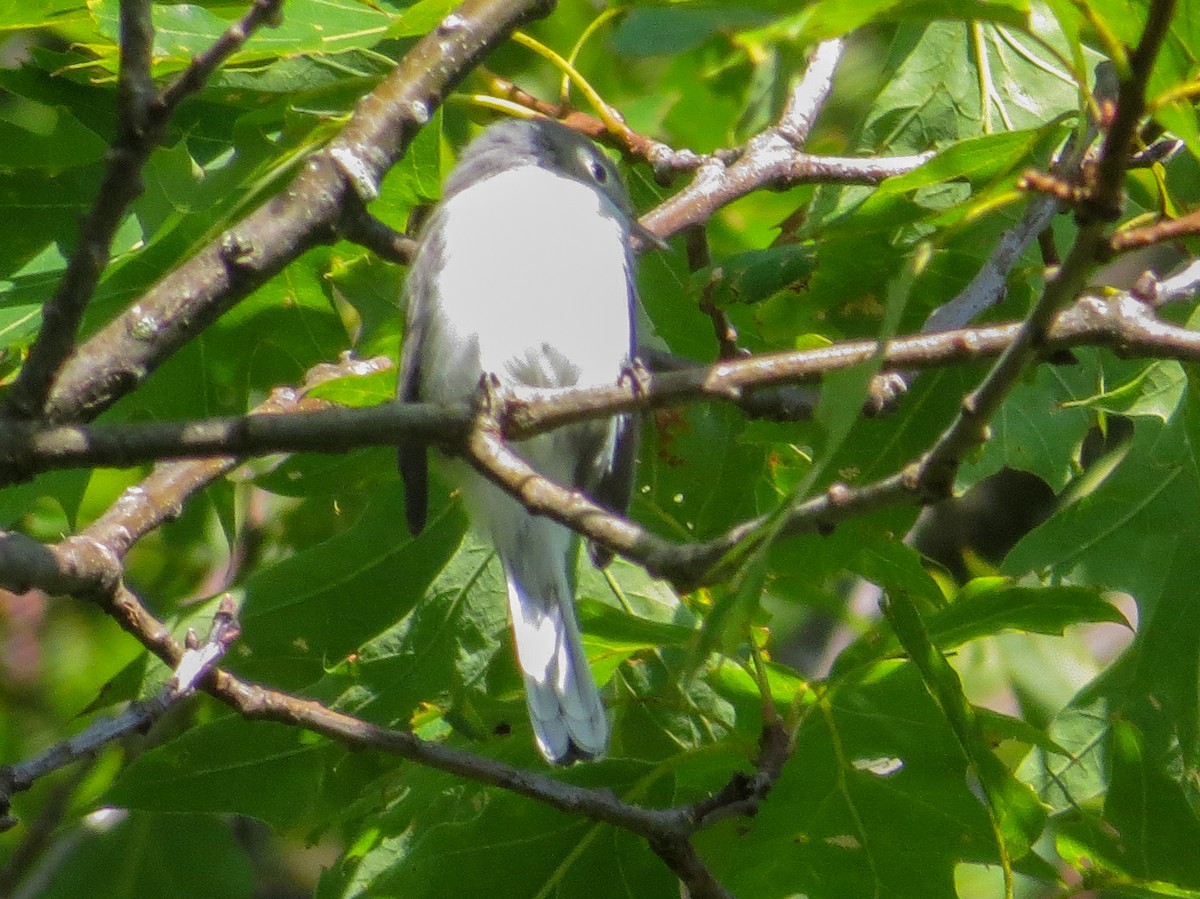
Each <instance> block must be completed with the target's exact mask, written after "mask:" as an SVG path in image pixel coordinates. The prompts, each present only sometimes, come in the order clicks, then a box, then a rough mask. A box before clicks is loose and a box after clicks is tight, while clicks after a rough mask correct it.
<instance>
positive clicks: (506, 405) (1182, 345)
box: [0, 262, 1200, 484]
mask: <svg viewBox="0 0 1200 899" xmlns="http://www.w3.org/2000/svg"><path fill="white" fill-rule="evenodd" d="M1198 288H1200V262H1194V263H1192V264H1190V265H1189V266H1187V267H1186V268H1184V269H1183V270H1181V271H1180V272H1179V273H1178V274H1176V275H1173V276H1171V277H1169V278H1166V279H1163V280H1162V281H1155V282H1153V285H1152V286H1151V287H1146V286H1145V285H1144V286H1143V288H1142V289H1152V290H1153V291H1154V295H1155V297H1157V298H1158V299H1157V300H1156V301H1155V302H1169V301H1172V300H1178V299H1180V298H1182V297H1185V296H1191V295H1192V294H1194V293H1195V291H1196V290H1197V289H1198ZM1147 299H1148V298H1147V297H1144V296H1141V295H1139V294H1137V293H1136V292H1128V293H1122V294H1116V295H1113V296H1109V297H1092V296H1087V297H1085V298H1084V299H1082V300H1080V301H1079V302H1077V303H1076V304H1074V305H1073V306H1072V307H1070V308H1069V309H1067V310H1065V311H1063V312H1062V313H1060V314H1059V315H1058V316H1057V317H1056V318H1055V320H1054V322H1053V325H1052V326H1051V328H1050V330H1049V332H1048V333H1047V335H1046V338H1045V341H1044V344H1043V346H1042V351H1043V352H1044V353H1045V354H1047V355H1050V354H1053V353H1054V352H1055V351H1058V350H1065V349H1071V348H1073V347H1080V346H1107V347H1112V348H1116V349H1119V350H1120V351H1121V352H1122V353H1125V354H1134V355H1140V356H1144V357H1147V358H1163V359H1177V360H1179V361H1181V362H1195V361H1200V335H1198V334H1197V332H1195V331H1192V330H1190V329H1188V328H1185V327H1181V326H1179V325H1175V324H1173V323H1171V322H1167V321H1164V320H1162V319H1159V318H1157V317H1156V316H1155V315H1154V312H1153V308H1152V306H1151V305H1150V304H1148V302H1147ZM1019 329H1020V323H1016V322H1011V323H1006V324H996V325H987V326H981V327H977V328H964V329H960V330H956V331H941V332H937V333H932V334H917V335H910V336H907V337H898V338H894V339H892V340H890V341H887V342H886V343H885V344H884V345H883V348H882V354H883V365H884V368H885V370H893V371H898V370H903V371H919V370H924V369H928V368H936V367H944V366H948V365H957V364H962V363H964V362H971V361H979V360H983V359H988V358H994V357H996V356H999V355H1000V354H1001V353H1002V352H1004V350H1005V349H1006V348H1008V347H1009V346H1010V345H1011V344H1012V342H1013V339H1014V337H1015V336H1016V334H1017V333H1018V331H1019ZM879 352H880V346H879V344H878V342H876V341H873V340H855V341H845V342H842V343H835V344H831V345H829V346H827V347H821V348H819V349H813V350H797V351H791V352H782V353H770V354H763V355H758V356H745V357H738V358H735V359H725V360H721V361H719V362H716V363H713V364H712V365H709V366H702V367H695V366H693V367H690V368H686V369H677V370H674V371H667V372H664V373H659V374H654V375H653V376H651V377H650V379H649V380H648V382H647V383H645V384H642V385H639V386H638V387H636V388H635V387H633V386H630V385H614V386H612V387H603V388H592V389H586V390H582V389H564V390H533V389H530V390H520V391H514V392H512V393H511V394H510V395H509V396H507V397H504V398H502V399H500V400H499V402H500V403H501V406H502V408H501V409H500V410H499V411H498V413H497V415H498V418H499V419H500V421H501V422H502V424H501V429H502V432H503V435H504V437H505V438H506V439H521V438H524V437H529V436H532V435H534V434H538V433H542V432H544V431H547V430H550V429H552V428H555V427H560V426H562V425H564V424H570V423H572V422H577V421H584V420H588V419H593V418H602V417H605V416H609V415H612V414H614V413H616V412H622V411H633V410H647V409H657V408H664V407H669V406H674V405H678V404H680V403H687V402H697V401H703V400H710V401H720V402H736V403H739V404H746V403H747V401H748V400H750V399H752V398H753V397H754V396H755V395H756V394H757V393H760V392H763V391H764V390H766V389H767V388H773V387H779V386H784V385H794V384H816V383H819V382H820V380H821V379H822V378H823V377H824V376H826V375H828V374H830V373H832V372H836V371H841V370H844V369H846V368H850V367H853V366H855V365H860V364H862V363H864V362H866V361H868V360H870V359H872V358H874V356H875V355H876V354H877V353H879ZM390 365H391V362H390V361H389V360H385V359H376V360H370V361H369V362H366V363H364V362H362V361H353V360H352V361H351V362H350V363H349V367H338V368H337V369H336V371H338V372H339V375H340V376H346V375H348V374H351V373H355V372H358V373H365V372H366V371H378V370H380V369H381V368H382V367H386V366H390ZM288 392H289V391H284V395H286V394H287V393H288ZM283 399H284V397H283V396H277V397H276V401H275V403H274V404H273V405H269V406H267V407H263V408H260V409H259V410H256V411H255V412H253V413H251V414H249V415H245V416H228V417H221V418H212V419H201V420H197V421H191V422H142V423H137V422H131V423H125V424H120V425H103V424H98V425H39V424H34V423H25V422H12V421H7V422H6V421H0V472H2V474H0V484H3V483H12V482H14V481H17V480H20V479H22V478H27V477H29V476H31V475H33V474H35V473H37V472H39V471H48V470H52V469H57V468H78V467H94V466H112V467H122V466H131V465H136V464H139V463H143V462H149V461H154V460H157V459H171V458H189V457H202V456H214V455H215V456H223V455H228V456H230V457H246V456H256V455H267V454H270V453H277V452H301V451H305V452H322V453H343V452H347V451H350V450H353V449H359V448H362V447H366V446H390V445H395V444H398V443H401V442H404V441H417V442H426V443H428V442H437V443H442V444H445V445H447V446H454V445H461V444H462V443H463V442H464V441H465V440H466V435H467V432H468V431H469V430H470V428H471V423H472V416H473V406H472V404H471V403H470V402H469V401H464V402H463V403H461V404H457V405H452V406H440V405H435V404H421V403H389V404H385V405H380V406H372V407H365V408H356V409H350V408H344V407H340V406H334V405H332V404H330V403H327V402H325V401H321V400H315V399H304V400H303V402H302V403H301V402H299V399H298V397H296V396H292V397H291V399H289V400H287V402H283ZM281 411H283V412H286V413H289V414H278V413H279V412H281ZM231 464H233V463H232V460H231Z"/></svg>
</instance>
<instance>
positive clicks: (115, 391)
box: [43, 0, 550, 421]
mask: <svg viewBox="0 0 1200 899" xmlns="http://www.w3.org/2000/svg"><path fill="white" fill-rule="evenodd" d="M549 7H550V4H548V3H547V2H546V0H466V2H464V3H463V4H462V5H461V6H460V7H458V9H457V10H456V11H455V12H453V13H451V14H450V15H449V16H447V17H446V19H444V20H443V21H442V23H441V24H440V25H439V26H438V27H437V28H436V29H434V30H433V31H432V32H430V33H429V34H428V35H426V36H425V37H424V38H422V39H421V40H420V41H418V42H417V44H416V45H415V46H414V47H413V48H412V49H411V50H410V51H409V52H408V53H407V54H406V55H405V57H404V59H403V60H402V61H401V62H400V63H399V65H397V66H396V68H395V69H394V70H393V71H392V72H391V73H390V74H389V75H388V76H387V77H386V78H384V80H383V81H382V82H381V83H380V84H379V86H378V87H376V89H375V90H374V91H372V92H371V93H370V94H368V95H367V96H365V97H364V98H363V99H362V100H361V101H360V102H359V104H358V106H357V107H356V109H355V112H354V114H353V115H352V116H351V117H350V120H349V121H348V122H347V123H346V126H345V127H344V128H343V129H342V131H341V133H340V134H339V135H338V136H337V137H336V138H335V139H334V140H333V141H332V142H331V143H330V144H329V146H328V147H327V148H326V149H325V150H322V151H320V152H318V153H316V154H314V155H313V156H311V157H310V158H309V159H308V161H307V162H306V163H305V165H304V167H303V168H302V169H301V170H300V172H299V173H298V174H297V176H296V177H295V179H294V180H293V181H292V183H291V185H290V186H289V187H288V188H287V189H286V190H284V191H282V192H280V193H279V194H278V195H276V196H275V197H273V198H272V199H271V200H269V201H268V202H267V203H265V204H264V205H263V206H261V207H259V208H258V209H257V210H255V211H254V212H252V213H250V215H249V216H247V217H246V218H245V219H243V220H242V221H241V222H239V223H238V224H236V225H234V226H233V227H231V228H230V229H229V230H227V231H226V232H225V233H224V234H222V235H220V236H219V237H217V238H216V239H215V240H213V241H212V242H211V243H209V244H208V245H207V246H205V247H203V248H201V249H200V251H199V252H198V253H197V254H196V255H195V256H193V257H192V258H191V259H189V260H188V261H186V262H184V263H183V264H182V265H180V266H179V267H178V268H176V269H175V270H173V271H172V272H170V273H168V274H167V275H165V276H164V277H163V278H162V279H160V280H159V281H158V283H156V284H155V285H154V286H153V287H151V288H150V290H149V291H147V293H146V294H145V295H144V296H142V297H141V298H140V299H139V300H138V301H137V302H136V303H134V304H133V305H132V306H131V307H130V308H129V309H128V310H126V311H125V312H124V313H123V314H122V315H119V316H117V318H115V319H114V320H113V321H111V322H109V323H108V324H107V325H106V326H105V327H103V328H102V329H100V331H99V332H98V333H97V334H95V335H94V336H93V337H92V338H90V339H89V340H88V341H86V342H85V343H84V344H83V345H81V346H80V347H79V348H78V350H77V351H76V352H75V353H74V354H73V355H72V356H71V358H70V359H68V360H67V363H66V364H65V365H64V366H63V368H62V370H61V372H60V374H59V376H58V377H57V379H56V380H55V382H54V385H53V388H52V390H51V393H50V396H49V399H48V401H47V403H46V406H45V409H44V413H45V417H46V418H48V419H49V420H51V421H68V420H78V419H81V418H90V417H92V416H94V415H96V414H98V413H99V412H100V411H101V410H103V409H105V408H107V407H108V406H109V405H110V404H111V403H113V402H114V401H115V400H116V399H118V398H119V397H120V396H122V395H123V394H125V393H127V392H128V391H130V390H132V389H133V388H134V387H135V386H137V385H138V384H139V383H141V382H142V381H143V380H144V379H145V378H146V377H147V376H148V375H149V374H150V372H152V371H153V370H154V369H155V368H156V367H157V366H158V365H160V364H161V363H162V362H163V360H165V359H166V358H167V357H168V356H170V355H171V354H172V353H174V352H175V350H177V349H178V348H179V347H180V346H182V345H183V344H184V343H186V342H187V341H188V340H190V339H191V338H192V337H194V336H195V335H196V334H198V333H200V332H201V331H202V330H203V329H204V328H206V327H207V326H208V325H209V324H211V323H212V322H213V321H215V320H216V319H217V317H218V316H220V315H221V313H223V312H224V311H225V310H227V309H229V308H230V307H232V306H233V305H234V304H235V303H237V302H238V301H239V300H240V299H242V298H243V297H245V296H246V295H248V294H249V293H250V292H251V291H253V290H254V289H255V288H256V287H258V286H259V285H261V284H263V283H264V282H265V281H267V280H268V279H269V278H271V277H272V276H273V275H275V274H276V273H277V272H279V271H280V270H282V269H283V267H284V266H285V265H287V264H288V263H289V262H291V261H292V260H293V259H295V258H296V256H298V255H299V254H300V253H302V252H303V251H304V250H306V249H308V248H309V247H311V246H313V245H314V244H316V243H320V242H322V241H328V240H331V239H332V238H333V236H334V229H335V226H336V224H337V222H338V220H339V216H340V215H341V212H342V209H343V208H344V206H345V201H346V200H347V198H348V197H350V196H351V195H357V196H358V197H359V198H361V199H362V200H369V199H372V198H373V197H374V195H375V194H376V193H377V192H378V187H379V183H380V181H381V179H382V177H383V175H384V173H385V172H386V171H387V169H388V167H389V166H391V164H392V163H393V162H394V161H395V160H396V159H397V158H399V156H400V155H402V154H403V152H404V150H405V149H406V148H407V146H408V144H409V142H410V141H411V140H412V137H413V135H415V134H416V132H417V130H418V129H419V128H420V127H421V125H423V124H424V123H425V122H427V121H428V120H429V116H430V115H431V114H432V112H433V110H434V109H435V108H436V107H437V106H438V104H440V103H441V101H442V100H443V99H444V98H445V96H446V94H447V93H448V92H449V91H450V90H451V89H453V87H454V86H455V85H456V84H457V83H458V82H459V81H460V80H461V79H462V78H463V77H464V76H465V74H466V73H467V72H469V71H470V70H471V69H472V68H473V67H474V66H475V65H476V64H477V63H478V62H479V60H480V59H481V58H482V57H483V56H484V54H485V53H487V52H488V50H490V49H491V48H492V47H494V46H496V45H497V44H499V43H500V42H502V41H503V40H504V39H505V38H507V36H508V35H509V34H510V33H511V32H512V30H513V29H514V28H516V27H517V26H518V25H520V24H521V23H522V22H524V21H526V20H528V19H529V18H531V17H534V16H536V15H539V14H544V13H546V12H548V11H549ZM43 330H45V329H43Z"/></svg>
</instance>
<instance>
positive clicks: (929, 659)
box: [885, 592, 1046, 869]
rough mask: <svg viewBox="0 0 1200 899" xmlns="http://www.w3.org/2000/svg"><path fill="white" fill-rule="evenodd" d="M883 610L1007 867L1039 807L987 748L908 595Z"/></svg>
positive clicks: (1037, 819)
mask: <svg viewBox="0 0 1200 899" xmlns="http://www.w3.org/2000/svg"><path fill="white" fill-rule="evenodd" d="M885 611H886V614H887V619H888V623H889V624H891V625H892V628H893V629H894V630H895V632H896V636H897V637H898V638H899V640H900V643H901V644H902V645H903V646H904V649H905V651H906V652H907V653H908V655H909V657H910V658H911V659H912V660H913V663H914V664H915V665H916V666H917V668H919V669H920V671H921V677H922V679H923V680H924V681H925V686H926V687H927V688H928V689H929V691H930V693H931V694H932V695H933V697H934V700H935V701H936V702H937V704H938V707H939V708H941V710H942V712H943V713H944V714H945V715H946V720H947V721H948V722H949V724H950V727H951V729H952V730H953V731H954V735H955V737H956V738H957V739H958V741H959V743H960V744H961V746H962V748H963V751H964V752H965V753H966V755H967V757H968V759H969V760H970V771H971V772H972V774H973V776H974V777H975V778H977V779H978V783H979V785H980V787H981V788H982V796H981V797H980V798H981V800H982V801H984V802H985V804H986V805H987V808H988V812H989V815H990V816H991V819H992V823H993V826H994V827H995V832H996V839H997V842H998V843H1000V844H1001V864H1002V866H1003V867H1004V868H1006V869H1007V868H1009V866H1011V864H1012V863H1013V861H1015V860H1017V859H1020V858H1022V857H1023V856H1024V855H1025V854H1026V853H1027V852H1028V851H1029V849H1030V847H1031V846H1032V845H1033V842H1034V840H1035V839H1036V838H1037V837H1038V835H1039V834H1040V832H1041V829H1042V827H1043V825H1044V824H1045V819H1046V814H1045V810H1044V809H1043V807H1042V805H1041V804H1040V803H1039V802H1038V800H1037V798H1036V797H1035V796H1034V794H1033V792H1032V791H1031V790H1030V789H1029V787H1028V786H1026V785H1025V784H1023V783H1021V782H1020V781H1018V780H1017V779H1016V778H1015V777H1013V776H1012V774H1011V772H1009V771H1008V769H1007V768H1005V767H1004V765H1003V764H1002V763H1001V762H1000V760H999V759H998V758H997V757H996V755H995V754H994V753H993V752H992V749H991V747H990V746H989V745H988V743H987V740H986V739H985V737H984V734H983V730H982V728H981V727H980V724H979V720H978V718H977V717H976V714H975V710H974V707H973V706H971V704H970V703H969V702H968V701H967V699H966V697H965V695H964V694H963V690H962V683H961V681H960V680H959V678H958V675H957V674H956V673H955V671H954V669H953V668H951V667H950V664H949V663H948V662H947V661H946V659H945V657H944V656H943V655H942V654H941V652H940V651H939V650H938V649H937V648H936V647H935V646H934V645H933V643H932V642H930V638H929V634H928V631H927V630H926V628H925V625H924V623H923V622H922V621H921V617H920V615H919V614H918V613H917V610H916V607H915V606H914V605H913V604H912V602H911V600H909V599H908V597H907V596H905V595H904V594H903V593H902V592H897V593H894V594H892V595H891V596H890V597H889V602H888V604H887V605H886V607H885Z"/></svg>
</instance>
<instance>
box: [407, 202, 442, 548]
mask: <svg viewBox="0 0 1200 899" xmlns="http://www.w3.org/2000/svg"><path fill="white" fill-rule="evenodd" d="M436 224H437V223H436V222H435V221H430V222H429V225H430V226H431V227H429V228H428V229H427V232H426V236H425V239H424V240H423V241H422V244H421V248H420V250H419V251H418V253H417V257H416V259H414V260H413V263H412V267H411V268H410V269H409V273H408V281H407V282H406V284H405V290H404V292H405V296H406V298H407V303H406V306H407V310H406V315H405V325H404V342H403V345H402V346H401V349H400V376H399V380H398V382H397V384H396V396H397V398H398V399H399V400H400V401H401V402H405V403H416V402H420V401H421V399H422V394H421V357H422V355H423V349H424V342H425V336H426V331H427V330H428V327H429V319H430V315H431V314H432V310H431V308H430V304H431V303H432V298H431V293H432V291H433V274H434V272H435V271H436V270H437V267H438V265H439V264H440V260H441V257H442V249H443V248H442V234H441V229H440V228H438V227H436ZM397 462H398V463H399V467H400V476H401V478H403V479H404V511H405V516H406V518H407V520H408V530H409V532H411V533H412V534H413V535H416V534H419V533H421V531H422V530H424V528H425V518H426V516H427V514H428V512H429V449H428V447H427V446H426V445H425V444H423V443H420V444H413V443H402V444H400V447H399V450H398V451H397Z"/></svg>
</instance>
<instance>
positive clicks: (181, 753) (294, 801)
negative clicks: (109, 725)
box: [105, 715, 327, 830]
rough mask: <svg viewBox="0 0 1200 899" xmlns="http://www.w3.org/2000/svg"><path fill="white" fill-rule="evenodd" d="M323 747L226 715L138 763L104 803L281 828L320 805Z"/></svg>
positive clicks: (289, 730)
mask: <svg viewBox="0 0 1200 899" xmlns="http://www.w3.org/2000/svg"><path fill="white" fill-rule="evenodd" d="M326 751H327V747H325V746H324V744H322V743H320V742H319V741H317V740H316V739H315V738H314V737H312V736H311V735H307V734H305V733H304V732H303V731H300V730H298V729H297V728H294V727H288V726H286V725H283V724H273V723H267V722H249V721H244V720H242V719H241V718H239V717H237V716H234V715H226V716H223V717H221V718H219V719H218V720H216V721H213V722H212V723H210V724H206V725H203V726H201V727H197V728H194V729H192V730H190V731H188V732H187V733H185V734H183V735H181V736H179V737H177V738H176V739H174V740H172V741H170V742H169V743H166V744H164V745H162V746H159V747H156V748H154V749H152V750H150V751H149V752H147V753H145V754H144V755H141V756H139V757H138V758H137V759H136V760H134V761H133V762H132V763H131V764H130V765H129V766H128V767H127V768H126V769H125V771H124V772H123V773H122V775H121V777H120V778H119V779H118V781H117V782H116V783H115V784H114V785H113V786H112V789H111V790H110V791H109V792H108V793H107V794H106V796H105V801H106V802H107V803H109V804H112V805H118V806H123V807H128V808H136V809H141V810H143V811H155V812H181V811H186V812H235V813H237V814H242V815H249V816H250V817H252V818H258V819H260V820H262V821H266V822H267V823H269V824H271V825H272V826H273V827H276V828H278V829H281V830H283V829H287V828H289V827H291V826H293V825H294V824H295V823H296V821H297V819H299V818H300V817H302V816H303V815H304V814H305V813H306V812H307V810H308V809H309V807H310V804H311V803H312V801H313V797H314V793H315V790H316V788H317V786H318V785H319V784H320V780H321V772H322V769H323V755H324V753H325V752H326Z"/></svg>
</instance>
